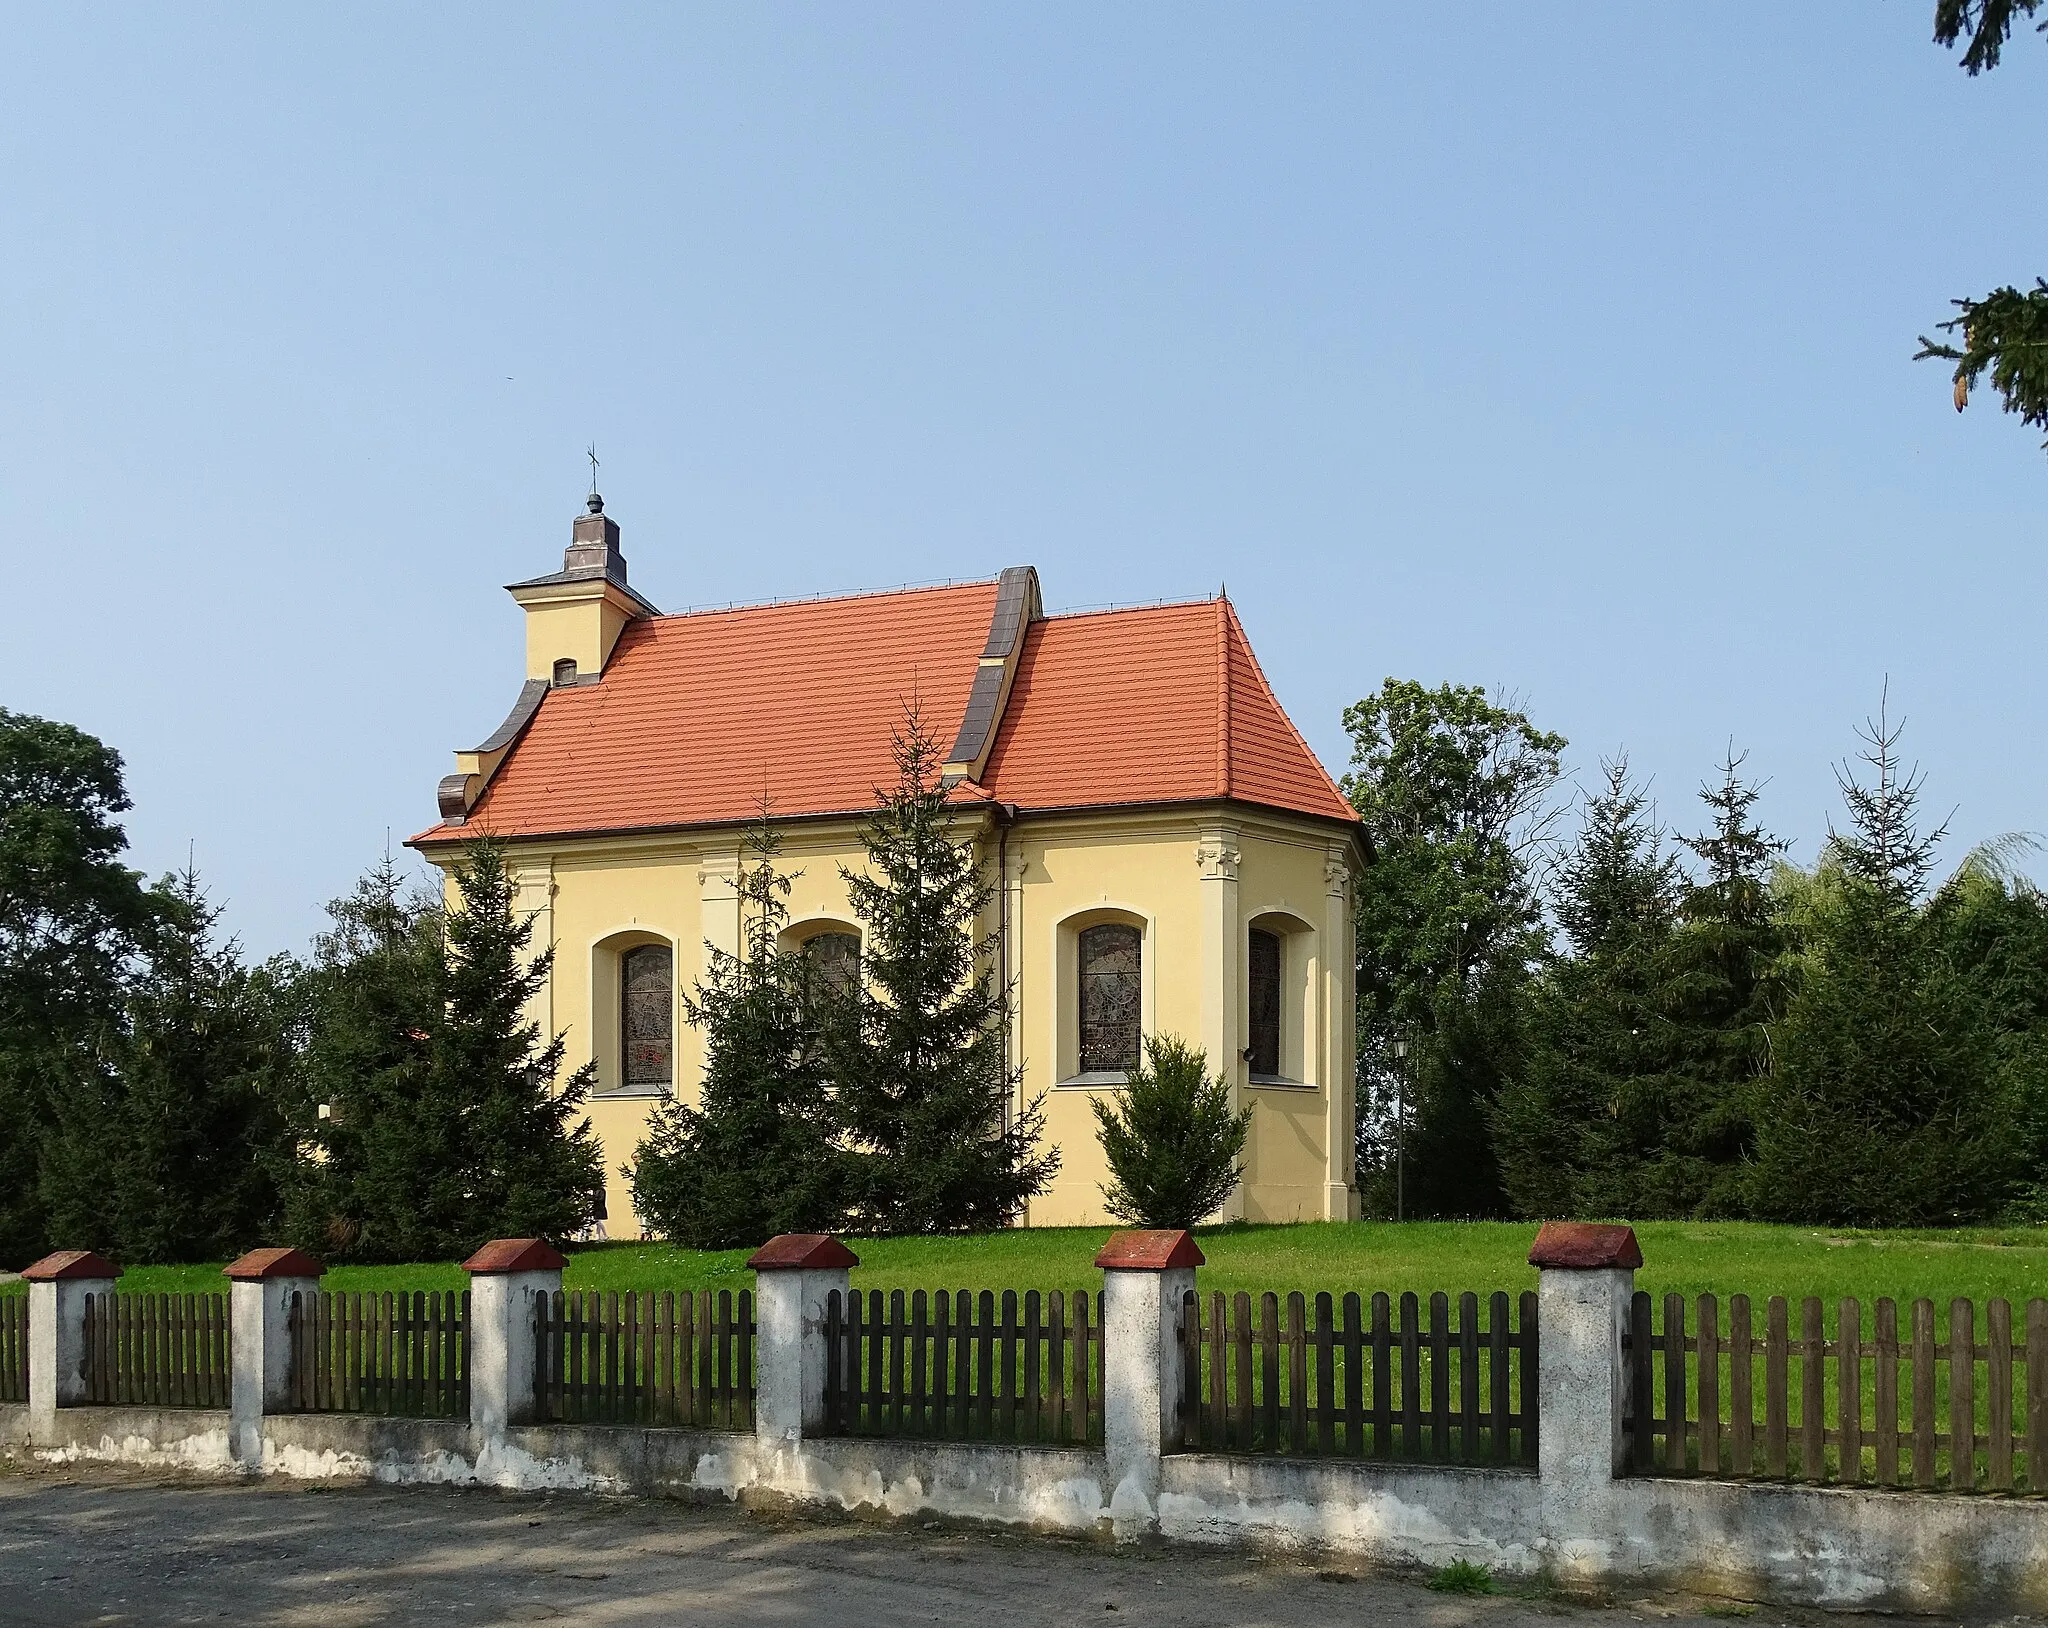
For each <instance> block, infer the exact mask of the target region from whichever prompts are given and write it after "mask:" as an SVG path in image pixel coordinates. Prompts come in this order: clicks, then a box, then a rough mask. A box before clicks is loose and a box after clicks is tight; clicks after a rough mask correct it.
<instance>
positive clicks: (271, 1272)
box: [224, 1249, 327, 1470]
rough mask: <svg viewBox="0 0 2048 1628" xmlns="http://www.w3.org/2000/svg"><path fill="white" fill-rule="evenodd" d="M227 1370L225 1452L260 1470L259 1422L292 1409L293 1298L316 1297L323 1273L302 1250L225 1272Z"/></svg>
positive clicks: (253, 1253) (260, 1256)
mask: <svg viewBox="0 0 2048 1628" xmlns="http://www.w3.org/2000/svg"><path fill="white" fill-rule="evenodd" d="M224 1270H225V1274H226V1277H227V1280H228V1329H229V1340H230V1358H231V1366H230V1368H229V1370H228V1450H229V1451H230V1452H231V1453H233V1454H234V1458H235V1462H236V1463H237V1464H240V1465H241V1466H242V1467H243V1468H244V1469H248V1470H260V1469H261V1468H262V1467H263V1416H264V1415H265V1414H266V1413H282V1412H284V1411H285V1410H286V1409H287V1408H289V1407H290V1406H291V1400H292V1398H291V1381H292V1328H291V1311H292V1296H293V1295H304V1296H306V1298H307V1299H308V1300H311V1298H312V1297H313V1296H314V1295H316V1294H318V1293H319V1292H320V1278H321V1275H322V1274H323V1273H325V1272H326V1270H327V1268H326V1267H324V1266H322V1265H321V1264H320V1263H319V1262H318V1261H316V1260H315V1259H314V1258H313V1257H312V1256H311V1255H308V1254H307V1253H306V1252H305V1251H304V1250H303V1249H252V1250H250V1251H249V1253H248V1254H246V1255H244V1256H243V1257H242V1258H241V1259H240V1260H238V1261H236V1262H234V1263H233V1264H232V1265H230V1266H228V1267H226V1268H225V1269H224Z"/></svg>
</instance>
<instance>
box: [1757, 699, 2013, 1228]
mask: <svg viewBox="0 0 2048 1628" xmlns="http://www.w3.org/2000/svg"><path fill="white" fill-rule="evenodd" d="M1862 733H1863V738H1864V750H1863V752H1862V753H1861V757H1862V760H1863V762H1864V763H1865V764H1866V765H1867V766H1868V767H1869V768H1870V769H1871V770H1873V771H1874V772H1875V774H1874V779H1873V780H1871V781H1869V782H1867V783H1866V782H1865V781H1863V780H1861V779H1859V778H1857V776H1856V775H1855V774H1854V773H1853V772H1849V771H1844V772H1842V774H1841V780H1842V785H1843V798H1844V801H1845V803H1846V804H1847V806H1848V811H1849V829H1848V830H1847V831H1846V832H1836V833H1834V834H1833V835H1832V836H1831V839H1830V841H1829V844H1828V848H1827V851H1826V853H1825V855H1824V856H1823V861H1822V866H1821V870H1820V873H1819V875H1818V876H1817V877H1816V878H1815V879H1814V881H1813V882H1812V883H1811V884H1810V885H1809V886H1808V887H1807V888H1806V890H1805V892H1806V899H1805V901H1804V908H1803V911H1802V914H1803V917H1804V919H1803V922H1802V938H1803V945H1802V953H1801V955H1800V959H1799V965H1798V968H1797V978H1796V982H1795V984H1794V987H1793V991H1792V993H1791V995H1790V997H1789V1000H1788V1002H1787V1005H1786V1009H1785V1013H1784V1016H1783V1017H1782V1018H1781V1019H1780V1020H1779V1021H1778V1022H1777V1023H1776V1024H1775V1025H1773V1029H1772V1042H1773V1044H1772V1069H1771V1078H1770V1082H1769V1088H1768V1090H1766V1091H1763V1092H1761V1093H1760V1094H1759V1099H1758V1101H1759V1111H1758V1124H1757V1154H1756V1162H1755V1165H1754V1167H1753V1171H1752V1179H1751V1182H1750V1202H1751V1207H1752V1209H1753V1211H1754V1213H1756V1214H1757V1215H1759V1216H1760V1217H1762V1218H1764V1219H1768V1220H1814V1221H1822V1222H1829V1223H1835V1224H1844V1225H1861V1226H1914V1225H1921V1226H1925V1225H1939V1224H1953V1223H1955V1222H1958V1221H1964V1220H1971V1219H1976V1218H1981V1217H1984V1216H1987V1215H1991V1214H1995V1213H1997V1212H1998V1211H1999V1210H2000V1209H2001V1208H2002V1207H2003V1206H2004V1205H2005V1203H2006V1202H2008V1200H2009V1199H2010V1197H2011V1196H2012V1194H2013V1192H2014V1191H2015V1186H2016V1183H2018V1182H2019V1181H2020V1180H2021V1179H2022V1178H2023V1175H2024V1171H2023V1169H2022V1161H2023V1158H2024V1154H2025V1149H2024V1147H2023V1145H2022V1143H2021V1139H2020V1138H2019V1137H2017V1136H2015V1135H2014V1134H2012V1133H2013V1129H2014V1126H2015V1123H2016V1121H2017V1119H2018V1118H2019V1109H2018V1105H2017V1104H2015V1103H2014V1102H2013V1101H2012V1100H2011V1098H2010V1095H2009V1085H2010V1076H2009V1075H2008V1074H2007V1073H2005V1072H2004V1071H2003V1070H2001V1069H2000V1067H1999V1066H1998V1065H1999V1048H1998V1025H1997V1024H1996V1023H1995V1021H1994V1020H1993V1017H1992V1014H1991V1013H1990V1012H1989V1011H1988V1010H1987V1008H1986V1004H1985V1002H1984V1000H1983V999H1982V996H1981V993H1980V991H1979V989H1977V988H1976V987H1973V980H1972V978H1971V976H1970V973H1969V970H1968V969H1967V968H1965V967H1963V966H1961V965H1959V964H1958V963H1957V961H1956V960H1955V959H1954V958H1953V957H1952V956H1951V955H1950V954H1949V953H1947V952H1948V946H1947V945H1946V944H1945V943H1944V942H1943V933H1942V916H1941V913H1940V912H1938V911H1929V910H1926V909H1923V907H1922V905H1923V901H1922V898H1921V887H1922V883H1923V882H1924V879H1925V878H1926V876H1927V874H1928V871H1929V868H1930V866H1931V863H1932V850H1933V847H1934V844H1935V843H1936V842H1937V841H1939V840H1940V837H1941V832H1940V831H1938V830H1937V831H1935V832H1933V833H1931V834H1930V833H1923V832H1922V831H1921V830H1920V828H1919V822H1918V818H1917V813H1916V809H1917V803H1918V797H1919V789H1920V779H1919V776H1918V775H1917V773H1907V772H1905V771H1904V770H1903V769H1902V767H1901V762H1900V757H1899V752H1898V742H1899V735H1900V729H1899V727H1897V726H1894V725H1893V724H1891V722H1890V721H1889V719H1888V718H1887V717H1886V715H1885V713H1884V712H1883V711H1882V710H1881V711H1880V713H1879V715H1878V717H1877V719H1875V720H1873V721H1872V722H1871V723H1870V724H1868V725H1867V726H1866V727H1865V729H1864V731H1863V732H1862Z"/></svg>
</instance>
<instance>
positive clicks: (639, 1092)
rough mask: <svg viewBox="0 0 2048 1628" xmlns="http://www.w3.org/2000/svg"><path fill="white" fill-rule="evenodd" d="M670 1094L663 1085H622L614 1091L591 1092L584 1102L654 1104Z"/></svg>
mask: <svg viewBox="0 0 2048 1628" xmlns="http://www.w3.org/2000/svg"><path fill="white" fill-rule="evenodd" d="M669 1094H670V1092H669V1088H668V1087H667V1086H665V1085H623V1086H620V1087H619V1089H618V1090H616V1091H593V1092H591V1093H590V1095H589V1096H587V1097H585V1098H584V1099H583V1100H584V1101H585V1102H619V1101H634V1100H638V1101H641V1102H654V1101H659V1100H660V1099H661V1098H663V1097H666V1096H668V1095H669Z"/></svg>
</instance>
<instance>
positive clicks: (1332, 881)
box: [1323, 854, 1351, 899]
mask: <svg viewBox="0 0 2048 1628" xmlns="http://www.w3.org/2000/svg"><path fill="white" fill-rule="evenodd" d="M1323 887H1324V890H1325V891H1326V892H1328V894H1329V895H1330V897H1331V898H1333V899H1341V898H1343V897H1345V896H1346V895H1347V894H1349V893H1350V891H1351V861H1350V860H1348V859H1346V858H1345V857H1344V856H1343V855H1342V854H1326V855H1325V856H1324V857H1323Z"/></svg>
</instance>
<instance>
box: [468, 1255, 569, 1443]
mask: <svg viewBox="0 0 2048 1628" xmlns="http://www.w3.org/2000/svg"><path fill="white" fill-rule="evenodd" d="M567 1264H568V1262H567V1261H565V1260H564V1259H563V1258H562V1254H561V1251H559V1250H557V1249H556V1248H554V1246H553V1245H551V1244H549V1243H548V1242H547V1240H546V1239H544V1238H496V1239H493V1240H492V1241H491V1242H490V1243H487V1244H485V1245H484V1247H483V1248H482V1249H479V1250H478V1251H477V1252H476V1253H475V1254H474V1255H472V1256H470V1257H469V1259H468V1260H466V1261H464V1262H463V1263H462V1266H463V1270H464V1271H466V1272H468V1273H469V1423H470V1428H471V1429H472V1430H473V1431H475V1432H476V1433H478V1434H479V1435H480V1436H481V1437H482V1438H483V1439H482V1441H480V1442H479V1443H478V1444H477V1446H478V1451H479V1453H481V1452H483V1451H485V1450H486V1449H488V1447H489V1445H490V1444H491V1443H492V1442H493V1441H498V1440H502V1439H503V1437H504V1434H505V1427H506V1426H507V1425H515V1424H526V1423H528V1422H530V1421H531V1420H532V1418H533V1380H534V1372H535V1368H534V1364H535V1361H536V1359H537V1357H538V1355H539V1353H538V1352H537V1351H536V1350H535V1349H534V1347H535V1345H536V1343H537V1342H536V1339H535V1335H536V1333H537V1327H536V1325H537V1324H538V1322H539V1320H540V1319H539V1311H540V1298H541V1296H543V1295H550V1296H551V1295H557V1294H560V1293H561V1292H562V1268H563V1267H564V1266H566V1265H567Z"/></svg>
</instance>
